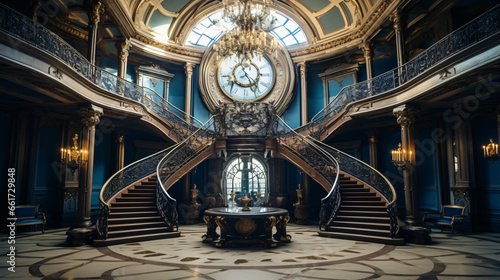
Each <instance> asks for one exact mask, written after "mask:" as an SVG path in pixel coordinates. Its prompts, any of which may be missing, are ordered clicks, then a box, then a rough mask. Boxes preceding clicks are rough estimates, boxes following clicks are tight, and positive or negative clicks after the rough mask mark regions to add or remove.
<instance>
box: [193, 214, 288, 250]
mask: <svg viewBox="0 0 500 280" xmlns="http://www.w3.org/2000/svg"><path fill="white" fill-rule="evenodd" d="M242 209H243V208H242V207H234V208H228V207H220V208H212V209H208V210H205V215H204V216H203V220H204V221H205V223H206V224H207V233H206V234H205V235H203V237H202V238H203V242H213V241H217V242H216V243H215V246H217V247H224V246H226V245H228V244H230V243H233V242H235V243H250V244H252V243H257V242H258V243H263V244H264V245H265V246H266V247H276V246H277V242H276V241H275V240H277V241H280V242H290V240H291V238H292V237H291V236H290V235H288V234H286V224H287V223H288V221H290V215H289V214H288V210H286V209H281V208H274V207H251V208H250V211H243V210H242ZM275 226H276V233H275V234H274V235H272V231H273V227H275ZM217 227H219V228H220V236H219V234H217V232H216V230H217ZM219 237H220V238H219ZM273 237H274V239H275V240H273Z"/></svg>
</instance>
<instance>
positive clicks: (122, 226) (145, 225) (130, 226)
mask: <svg viewBox="0 0 500 280" xmlns="http://www.w3.org/2000/svg"><path fill="white" fill-rule="evenodd" d="M154 227H165V222H163V220H162V221H158V222H147V223H140V222H139V223H131V224H113V225H109V226H108V230H109V231H111V230H113V231H118V230H128V229H135V228H154Z"/></svg>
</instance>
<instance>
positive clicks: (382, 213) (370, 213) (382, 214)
mask: <svg viewBox="0 0 500 280" xmlns="http://www.w3.org/2000/svg"><path fill="white" fill-rule="evenodd" d="M338 215H341V216H367V217H374V216H376V217H387V216H388V214H387V212H386V211H385V210H382V211H352V210H343V209H340V210H339V213H338Z"/></svg>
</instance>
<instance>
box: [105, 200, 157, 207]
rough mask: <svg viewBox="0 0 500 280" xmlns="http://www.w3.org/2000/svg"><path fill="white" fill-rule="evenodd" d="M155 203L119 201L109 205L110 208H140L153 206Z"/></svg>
mask: <svg viewBox="0 0 500 280" xmlns="http://www.w3.org/2000/svg"><path fill="white" fill-rule="evenodd" d="M155 205H156V204H155V202H154V201H153V200H151V201H121V202H113V203H111V208H114V207H140V206H145V207H147V206H155Z"/></svg>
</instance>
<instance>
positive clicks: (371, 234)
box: [326, 225, 391, 237]
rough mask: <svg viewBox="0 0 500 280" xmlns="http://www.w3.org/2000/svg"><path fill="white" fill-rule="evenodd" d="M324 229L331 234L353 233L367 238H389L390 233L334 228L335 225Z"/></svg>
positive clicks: (378, 230)
mask: <svg viewBox="0 0 500 280" xmlns="http://www.w3.org/2000/svg"><path fill="white" fill-rule="evenodd" d="M326 229H327V231H331V232H342V233H353V234H362V235H368V236H385V237H390V236H391V232H390V231H389V230H383V229H367V228H358V227H343V226H336V225H331V226H328V227H327V228H326Z"/></svg>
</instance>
